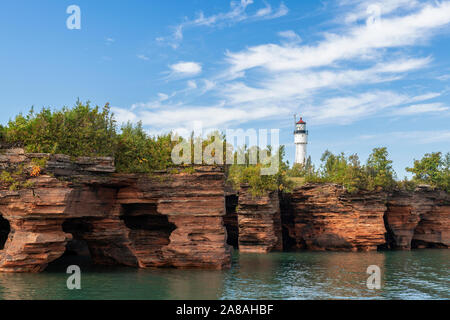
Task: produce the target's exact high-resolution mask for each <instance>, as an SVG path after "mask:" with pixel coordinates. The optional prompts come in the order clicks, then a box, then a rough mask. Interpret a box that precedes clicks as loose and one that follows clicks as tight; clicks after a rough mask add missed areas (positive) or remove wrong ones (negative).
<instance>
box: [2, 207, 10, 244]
mask: <svg viewBox="0 0 450 320" xmlns="http://www.w3.org/2000/svg"><path fill="white" fill-rule="evenodd" d="M10 232H11V226H10V225H9V221H8V220H6V219H5V218H3V216H2V215H1V214H0V250H3V248H4V247H5V243H6V240H8V236H9V233H10Z"/></svg>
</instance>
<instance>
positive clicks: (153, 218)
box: [120, 203, 176, 263]
mask: <svg viewBox="0 0 450 320" xmlns="http://www.w3.org/2000/svg"><path fill="white" fill-rule="evenodd" d="M120 219H121V220H123V222H124V223H125V226H126V227H127V228H128V229H130V240H131V241H132V242H133V246H134V248H135V249H136V251H137V252H143V253H145V255H146V256H147V257H148V258H149V259H151V258H150V257H151V256H157V257H158V256H160V255H161V249H162V248H163V247H164V246H167V245H168V244H169V243H170V235H171V234H172V232H173V231H174V230H175V229H176V226H175V224H173V223H171V222H170V221H169V218H168V216H167V215H163V214H160V213H159V212H158V211H157V204H156V203H133V204H124V205H122V215H121V216H120ZM144 259H145V258H144ZM144 263H145V262H144Z"/></svg>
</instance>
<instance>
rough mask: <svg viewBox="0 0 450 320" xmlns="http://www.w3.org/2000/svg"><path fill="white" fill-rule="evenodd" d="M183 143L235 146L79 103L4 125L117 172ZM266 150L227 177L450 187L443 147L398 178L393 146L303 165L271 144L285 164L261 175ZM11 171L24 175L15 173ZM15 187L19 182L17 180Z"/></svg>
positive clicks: (149, 164)
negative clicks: (107, 162) (149, 128)
mask: <svg viewBox="0 0 450 320" xmlns="http://www.w3.org/2000/svg"><path fill="white" fill-rule="evenodd" d="M217 139H218V140H219V141H216V140H217ZM180 142H184V143H187V146H188V150H190V155H187V154H185V155H183V156H187V159H188V160H191V163H196V164H201V163H203V164H210V163H208V162H207V161H205V160H204V159H203V160H200V163H198V160H197V161H196V159H195V158H196V152H197V151H198V150H197V151H196V148H197V149H199V150H200V151H201V152H202V154H203V152H204V151H205V150H207V148H210V145H212V143H213V142H214V143H216V142H218V143H219V144H218V145H219V146H223V150H220V149H221V147H219V149H217V148H216V149H214V148H213V149H212V156H213V158H214V157H215V156H223V160H224V163H225V162H226V161H225V160H226V159H227V157H228V155H229V153H230V150H231V149H230V148H229V145H228V144H227V142H226V137H225V136H224V135H223V134H220V133H218V132H214V133H211V134H210V135H209V136H208V137H206V138H203V137H194V136H193V135H192V136H191V137H190V139H184V138H182V137H176V138H175V139H174V136H173V135H172V133H169V134H166V135H160V136H150V135H148V134H147V133H146V132H145V130H144V128H143V127H142V124H140V123H138V124H131V123H127V124H125V125H123V126H122V127H120V128H119V126H118V125H117V123H116V121H115V119H114V115H113V113H112V112H111V109H110V107H109V105H108V104H106V105H105V106H104V107H103V108H100V107H98V106H96V107H92V106H91V105H90V104H89V103H84V104H83V103H81V102H80V101H78V102H77V103H76V105H75V106H74V107H73V108H67V107H64V108H62V109H61V110H56V111H52V110H51V109H49V108H43V109H42V110H41V111H40V112H38V113H36V112H34V110H33V109H31V111H30V112H29V113H28V114H27V115H22V114H19V115H18V116H16V117H15V118H14V119H12V120H10V121H9V123H8V124H7V126H0V143H1V144H2V145H6V146H10V147H14V146H20V147H24V148H25V150H26V152H29V153H50V154H66V155H69V156H72V157H74V158H76V157H80V156H88V157H98V156H112V157H114V158H115V164H116V168H117V171H118V172H125V173H150V172H153V171H155V170H164V169H167V168H170V167H173V166H174V163H173V161H172V152H173V150H174V147H175V146H176V145H177V144H179V143H180ZM198 146H200V147H198ZM208 151H211V150H208ZM219 151H220V152H219ZM259 151H260V150H259V149H258V147H256V146H253V147H251V148H247V147H246V146H244V147H243V148H242V149H239V150H236V151H231V152H232V153H233V156H232V157H231V158H232V159H234V160H235V161H234V163H236V160H237V159H238V158H239V157H243V158H244V159H245V161H244V162H243V163H244V164H233V165H231V167H230V168H228V170H227V173H228V181H229V182H230V183H231V184H232V185H233V186H234V187H235V188H238V187H239V186H240V185H241V184H248V185H249V186H250V187H251V190H252V193H253V194H255V195H256V194H262V193H264V192H266V191H275V190H284V191H289V190H291V189H292V187H293V184H294V183H297V184H298V183H306V182H332V183H337V184H341V185H343V186H345V187H346V188H347V190H348V191H349V192H356V191H358V190H376V189H383V190H393V189H395V188H405V189H412V188H414V187H415V186H416V185H417V184H420V183H424V184H430V185H432V186H435V187H438V188H441V189H444V190H447V191H450V169H449V168H450V153H447V154H446V155H445V156H444V155H443V154H442V153H440V152H436V153H431V154H426V155H425V156H424V157H423V158H422V159H421V160H415V161H414V165H413V167H412V168H407V169H406V170H407V171H408V172H411V173H412V174H413V178H412V180H403V181H397V180H396V174H395V172H394V170H393V168H392V161H391V160H390V159H389V154H388V152H387V149H386V148H375V149H373V152H372V154H371V155H370V156H369V158H368V159H367V161H366V163H365V164H361V162H360V159H359V157H358V155H356V154H353V155H349V156H346V155H345V154H344V153H341V154H336V155H335V154H333V153H331V152H330V151H328V150H327V151H325V153H324V154H323V155H322V157H321V165H320V167H319V168H317V169H316V168H315V166H314V165H313V164H312V162H311V159H310V158H309V159H308V160H307V162H306V164H305V165H299V164H296V165H294V166H293V167H292V168H291V169H289V165H288V163H286V162H284V156H285V154H284V148H283V147H282V148H280V149H279V150H278V151H277V152H273V150H271V148H270V147H269V148H267V150H265V151H267V154H269V158H268V159H270V158H272V157H278V161H279V167H278V170H277V172H276V173H275V174H271V175H262V174H261V171H262V170H263V169H264V168H266V167H268V166H270V161H269V162H264V161H261V160H263V159H259V157H260V152H259ZM183 152H184V151H183ZM183 152H182V153H183ZM227 153H228V155H227ZM255 154H256V155H257V158H258V159H257V164H251V163H253V162H252V161H250V158H251V157H252V156H253V155H255ZM241 159H242V158H241ZM266 160H267V159H266ZM188 162H189V161H188ZM226 163H228V162H226ZM241 163H242V162H241ZM36 167H38V166H36ZM183 172H187V173H189V172H190V171H189V170H187V171H183ZM9 174H10V175H11V177H14V176H17V175H16V174H15V173H14V172H10V173H9ZM11 177H9V176H7V174H6V173H5V174H4V175H3V177H2V178H1V180H0V182H1V181H4V182H5V181H6V182H11V181H12V180H11V179H12V178H11ZM13 185H15V186H17V187H19V185H18V184H17V183H16V184H14V183H13ZM14 188H15V187H14Z"/></svg>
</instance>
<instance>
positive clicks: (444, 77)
mask: <svg viewBox="0 0 450 320" xmlns="http://www.w3.org/2000/svg"><path fill="white" fill-rule="evenodd" d="M436 79H438V80H440V81H447V80H450V74H444V75H442V76H439V77H436Z"/></svg>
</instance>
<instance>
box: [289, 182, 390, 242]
mask: <svg viewBox="0 0 450 320" xmlns="http://www.w3.org/2000/svg"><path fill="white" fill-rule="evenodd" d="M290 202H291V203H290V205H289V204H288V208H286V204H285V205H284V209H285V210H289V212H290V213H287V214H286V213H284V214H283V215H284V217H286V215H289V214H290V215H292V218H291V219H290V220H285V219H284V221H287V222H285V223H284V228H285V230H286V232H285V234H286V235H287V236H290V237H291V238H292V239H293V241H295V245H294V248H297V249H309V250H349V251H356V250H362V251H366V250H376V249H377V246H378V245H381V244H384V242H385V232H386V230H385V227H384V221H383V215H384V212H385V211H386V206H385V202H386V194H384V193H359V194H356V195H352V194H349V193H347V192H346V191H345V190H344V189H343V188H342V186H339V185H335V184H307V185H305V186H303V187H301V188H298V189H296V190H295V191H294V192H293V193H292V195H291V196H290Z"/></svg>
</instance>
